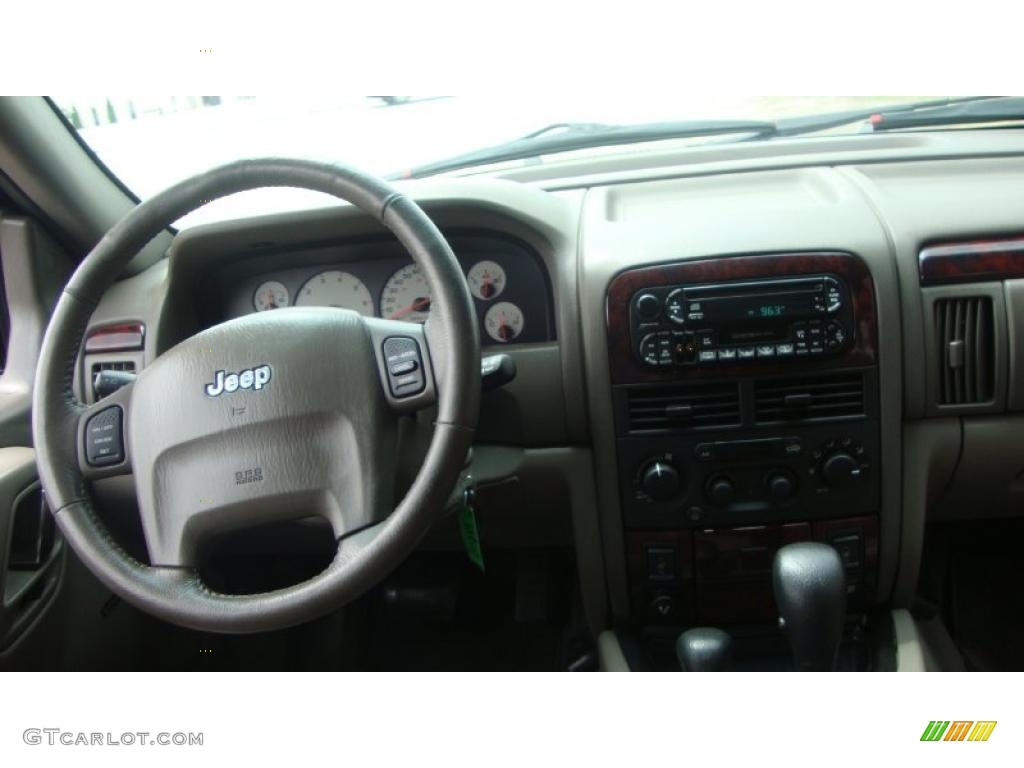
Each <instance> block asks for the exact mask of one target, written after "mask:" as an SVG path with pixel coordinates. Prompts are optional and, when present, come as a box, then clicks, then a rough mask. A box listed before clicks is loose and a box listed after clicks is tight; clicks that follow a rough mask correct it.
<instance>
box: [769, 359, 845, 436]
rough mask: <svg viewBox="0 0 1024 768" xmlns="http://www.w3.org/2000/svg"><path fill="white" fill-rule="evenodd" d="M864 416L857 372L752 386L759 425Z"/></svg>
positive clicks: (781, 380) (774, 380) (810, 376)
mask: <svg viewBox="0 0 1024 768" xmlns="http://www.w3.org/2000/svg"><path fill="white" fill-rule="evenodd" d="M864 414H865V410H864V374H862V373H861V372H859V371H857V372H854V373H836V374H825V375H805V376H799V377H793V378H787V379H769V380H762V381H757V382H755V383H754V419H755V420H756V421H757V423H759V424H764V423H769V422H777V421H793V420H803V419H835V418H845V417H849V416H863V415H864Z"/></svg>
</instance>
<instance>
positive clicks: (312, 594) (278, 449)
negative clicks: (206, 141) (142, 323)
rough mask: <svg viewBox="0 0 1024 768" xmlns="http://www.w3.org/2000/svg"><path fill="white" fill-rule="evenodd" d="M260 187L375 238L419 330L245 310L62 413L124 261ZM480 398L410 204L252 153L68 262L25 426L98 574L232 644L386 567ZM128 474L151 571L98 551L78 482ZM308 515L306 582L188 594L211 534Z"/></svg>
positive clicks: (448, 264)
mask: <svg viewBox="0 0 1024 768" xmlns="http://www.w3.org/2000/svg"><path fill="white" fill-rule="evenodd" d="M261 187H298V188H303V189H310V190H315V191H319V192H325V193H327V194H330V195H334V196H336V197H338V198H341V199H342V200H345V201H348V202H349V203H352V204H353V205H355V206H357V207H358V208H360V209H361V210H362V211H364V212H366V213H368V214H370V215H372V216H374V217H375V218H376V219H377V220H379V221H380V222H381V223H382V224H383V225H385V226H386V227H387V228H388V229H390V230H391V232H392V233H393V234H394V235H395V236H396V237H397V238H398V240H399V241H400V242H401V243H402V245H403V246H404V247H405V249H406V250H407V251H408V252H409V255H410V256H412V258H413V260H414V261H415V263H416V264H417V265H418V266H419V267H420V269H421V270H422V271H423V273H424V275H425V276H426V279H427V283H428V285H429V286H430V289H431V292H432V300H431V311H430V319H429V320H428V322H427V323H426V325H425V326H420V325H417V324H414V323H404V322H398V321H392V320H381V319H377V318H364V317H362V316H361V315H359V314H357V313H356V312H353V311H349V310H342V309H334V308H323V307H310V308H290V309H287V310H277V311H273V312H261V313H257V314H252V315H248V316H245V317H240V318H237V319H234V320H230V321H228V322H225V323H222V324H220V325H216V326H214V327H212V328H209V329H207V330H205V331H202V332H200V333H198V334H196V335H195V336H192V337H191V338H189V339H186V340H185V341H183V342H181V343H180V344H178V345H177V346H175V347H173V348H171V349H170V350H168V351H166V352H164V353H163V354H162V355H160V356H159V357H158V358H157V359H156V360H154V361H153V362H152V364H150V365H149V366H147V367H146V368H145V369H144V370H142V371H141V373H140V374H139V375H138V377H137V378H136V380H135V381H134V382H133V383H131V384H129V385H128V386H126V387H123V388H122V389H120V390H118V391H117V392H116V393H114V394H113V395H111V396H109V397H107V398H105V399H103V400H101V401H99V402H97V403H95V404H93V405H89V406H86V405H84V404H83V403H81V402H79V401H78V400H77V399H76V397H75V395H74V392H73V389H72V381H73V378H74V370H75V366H76V361H77V360H78V356H79V352H80V347H81V343H82V338H83V336H84V333H85V330H86V326H87V324H88V322H89V319H90V317H91V315H92V313H93V310H94V309H95V308H96V305H97V303H98V302H99V300H100V298H101V297H102V296H103V294H104V292H105V291H106V290H107V288H109V287H110V286H111V285H112V284H113V282H114V281H115V279H116V278H117V277H118V275H119V274H120V273H121V271H122V269H123V268H124V267H125V265H127V264H128V262H129V261H130V260H131V258H132V257H133V256H134V254H135V253H137V252H138V251H139V250H140V249H141V248H142V246H144V245H145V244H146V243H147V242H149V241H150V240H151V239H152V238H153V237H155V236H156V235H157V234H159V233H160V232H161V231H162V230H164V229H165V228H166V227H168V226H170V225H171V224H172V223H173V222H175V221H177V220H178V219H179V218H181V217H182V216H184V215H185V214H187V213H189V212H191V211H193V210H195V209H197V208H199V207H200V206H202V205H203V204H205V203H208V202H210V201H212V200H215V199H217V198H220V197H224V196H226V195H230V194H234V193H236V192H243V191H246V190H251V189H258V188H261ZM479 400H480V340H479V335H478V330H477V320H476V315H475V311H474V309H473V305H472V301H471V299H470V296H469V292H468V290H467V287H466V281H465V278H464V277H463V274H462V270H461V268H460V267H459V264H458V262H457V261H456V259H455V256H454V254H453V253H452V251H451V248H450V247H449V246H448V243H447V242H446V241H445V239H444V237H443V236H442V235H441V233H440V232H439V231H438V229H437V228H436V227H435V226H434V224H433V222H431V221H430V219H429V218H428V217H427V216H426V214H425V213H424V212H423V211H422V209H420V207H419V206H418V205H416V203H415V202H413V201H412V200H410V199H409V198H407V197H405V196H403V195H402V194H400V193H398V192H397V191H395V190H394V189H393V188H392V187H390V186H389V185H388V184H386V183H385V182H383V181H381V180H378V179H376V178H374V177H371V176H368V175H365V174H363V173H361V172H358V171H356V170H353V169H351V168H347V167H344V166H339V165H326V164H321V163H314V162H306V161H298V160H287V159H261V160H246V161H242V162H237V163H232V164H230V165H225V166H222V167H220V168H216V169H214V170H211V171H209V172H207V173H203V174H201V175H199V176H195V177H193V178H191V179H188V180H186V181H183V182H181V183H180V184H177V185H175V186H173V187H171V188H169V189H167V190H166V191H164V192H162V193H160V194H158V195H156V196H155V197H153V198H151V199H149V200H146V201H145V202H143V203H141V204H140V205H138V206H137V207H136V208H134V209H133V210H132V211H131V212H130V213H129V214H128V215H127V216H125V218H124V219H122V220H121V221H120V222H119V223H118V224H117V225H115V226H114V228H113V229H111V230H110V231H109V232H108V233H107V234H106V235H105V236H104V237H103V239H102V240H101V241H100V242H99V244H98V245H97V246H96V247H95V248H94V249H93V250H92V252H91V253H89V255H88V256H86V257H85V259H84V260H83V261H82V263H81V264H80V266H79V267H78V269H77V270H76V271H75V273H74V275H73V276H72V277H71V279H70V281H69V282H68V284H67V286H66V288H65V289H64V293H63V294H62V296H61V297H60V300H59V302H58V303H57V306H56V308H55V310H54V313H53V316H52V318H51V319H50V324H49V327H48V328H47V331H46V335H45V337H44V339H43V344H42V349H41V352H40V360H39V366H38V370H37V373H36V386H35V393H34V400H33V423H32V429H33V435H34V439H35V446H36V452H37V462H38V465H39V475H40V480H41V482H42V486H43V488H44V490H45V491H46V495H47V498H48V501H49V504H50V508H51V509H52V511H53V514H54V516H55V517H56V520H57V523H58V525H59V527H60V530H61V531H62V532H63V534H64V536H65V538H66V539H67V541H68V543H69V544H70V546H71V547H72V548H73V549H74V551H75V552H76V553H77V554H78V556H79V557H80V558H81V560H82V562H83V563H85V565H86V566H87V567H88V568H89V569H90V570H91V571H92V572H93V573H94V574H95V575H96V576H97V577H98V578H99V579H100V581H102V582H103V583H104V584H106V585H107V586H108V587H109V588H110V589H111V590H112V591H113V592H115V593H116V594H117V595H119V596H120V597H122V598H123V599H124V600H126V601H127V602H129V603H131V604H132V605H134V606H136V607H137V608H139V609H141V610H143V611H146V612H148V613H150V614H153V615H154V616H157V617H159V618H161V619H164V620H166V621H170V622H173V623H176V624H180V625H183V626H186V627H191V628H194V629H199V630H204V631H212V632H232V633H246V632H258V631H266V630H273V629H279V628H282V627H286V626H291V625H294V624H298V623H301V622H305V621H308V620H310V619H312V618H315V617H317V616H320V615H323V614H325V613H327V612H329V611H332V610H335V609H337V608H338V607H340V606H342V605H344V604H345V603H347V602H349V601H351V600H353V599H354V598H356V597H358V596H359V595H361V594H363V593H364V592H365V591H366V590H367V589H369V588H370V587H372V586H373V585H375V584H376V583H377V582H379V581H380V580H381V579H382V578H383V577H384V576H386V575H387V574H388V573H389V572H390V571H391V570H392V569H393V568H394V567H395V566H396V565H398V564H399V563H400V562H401V561H402V560H403V559H404V558H405V557H406V556H407V555H408V554H409V552H411V551H412V549H413V548H414V547H415V545H416V544H417V542H418V541H419V540H420V539H421V538H422V536H423V534H424V533H425V532H426V531H427V529H428V528H429V526H430V525H431V523H432V522H433V521H434V520H435V519H436V518H437V517H438V515H439V513H440V512H441V511H443V508H444V505H445V503H446V501H447V499H448V497H449V495H450V494H451V492H452V489H453V488H454V486H455V484H456V482H457V480H458V477H459V473H460V471H461V470H462V467H463V465H464V462H465V459H466V455H467V452H468V450H469V447H470V445H471V443H472V439H473V434H474V430H475V427H476V422H477V416H478V412H479ZM434 405H436V406H437V416H436V420H435V424H434V430H433V436H432V438H431V441H430V445H429V447H428V449H427V453H426V457H425V459H424V461H423V464H422V466H421V468H420V470H419V473H418V475H417V476H416V478H415V480H414V481H413V483H412V485H411V486H410V488H409V490H408V492H407V494H406V496H405V498H404V499H402V500H401V502H400V503H399V504H398V505H397V507H393V498H392V497H393V480H394V469H393V468H394V463H395V453H396V450H397V433H398V429H397V427H398V421H399V418H400V416H401V415H402V414H407V413H410V412H412V411H416V410H419V409H423V408H426V407H429V406H434ZM128 473H132V474H134V478H135V487H136V494H137V496H138V503H139V515H140V518H141V522H142V530H143V533H144V534H145V539H146V547H147V550H148V554H149V561H150V564H149V565H146V564H143V563H140V562H139V561H138V560H136V559H135V558H133V557H131V556H130V555H129V554H128V553H126V552H125V551H124V550H123V549H122V548H121V547H120V546H119V545H118V544H117V543H116V542H115V541H114V539H113V538H112V537H111V535H110V533H109V532H108V531H107V529H106V528H105V526H104V525H103V523H102V521H101V520H100V518H99V517H98V516H97V515H96V513H95V510H94V507H93V501H92V498H91V496H90V493H89V489H88V484H87V481H89V480H93V479H96V478H101V477H108V476H111V475H116V474H128ZM392 510H393V511H392ZM309 515H319V516H322V517H323V518H325V519H326V520H327V521H328V522H329V523H330V525H331V528H332V530H333V533H334V536H335V539H336V541H337V545H338V546H337V552H336V554H335V557H334V559H333V561H332V562H331V564H330V565H329V566H328V567H327V568H326V569H325V570H324V571H322V572H321V573H320V574H319V575H317V576H315V577H313V578H312V579H310V580H308V581H305V582H302V583H300V584H295V585H293V586H289V587H287V588H284V589H279V590H276V591H272V592H264V593H260V594H249V595H226V594H219V593H217V592H215V591H213V590H211V589H210V588H209V587H207V586H206V585H205V584H204V583H203V581H202V579H201V578H200V576H199V573H198V570H197V566H198V563H199V559H200V557H201V554H202V547H203V545H204V542H207V541H208V540H209V537H210V536H212V535H214V534H217V533H222V532H224V531H229V530H232V529H238V528H241V527H246V526H251V525H256V524H261V523H268V522H274V521H281V520H287V519H295V518H299V517H306V516H309Z"/></svg>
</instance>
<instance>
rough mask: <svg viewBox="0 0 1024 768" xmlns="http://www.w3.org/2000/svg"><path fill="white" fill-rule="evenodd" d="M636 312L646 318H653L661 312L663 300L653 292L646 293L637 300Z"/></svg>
mask: <svg viewBox="0 0 1024 768" xmlns="http://www.w3.org/2000/svg"><path fill="white" fill-rule="evenodd" d="M636 313H637V314H638V315H640V317H642V318H643V319H644V320H653V319H654V318H656V317H657V316H658V315H660V314H661V301H659V299H658V297H657V296H655V295H654V294H653V293H645V294H644V295H642V296H641V297H640V298H639V299H637V300H636Z"/></svg>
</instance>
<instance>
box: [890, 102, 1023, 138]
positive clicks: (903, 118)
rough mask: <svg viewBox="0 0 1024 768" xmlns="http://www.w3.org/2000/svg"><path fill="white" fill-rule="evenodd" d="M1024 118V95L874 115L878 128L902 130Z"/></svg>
mask: <svg viewBox="0 0 1024 768" xmlns="http://www.w3.org/2000/svg"><path fill="white" fill-rule="evenodd" d="M1022 120H1024V98H1017V97H1014V98H1011V97H1006V98H984V99H978V100H974V101H965V102H960V103H956V104H947V105H945V106H941V107H931V108H928V109H916V110H912V111H904V110H898V111H895V112H885V111H883V112H880V113H879V114H878V116H877V117H874V118H872V120H871V125H872V127H873V128H874V130H876V131H898V130H903V129H907V128H928V127H930V126H941V125H975V124H978V125H980V124H982V123H1003V122H1020V121H1022Z"/></svg>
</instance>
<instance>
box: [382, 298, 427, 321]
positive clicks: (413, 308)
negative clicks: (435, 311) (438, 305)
mask: <svg viewBox="0 0 1024 768" xmlns="http://www.w3.org/2000/svg"><path fill="white" fill-rule="evenodd" d="M429 308H430V297H429V296H424V297H422V298H419V299H416V301H414V302H413V303H412V304H410V305H409V306H408V307H405V308H404V309H400V310H398V311H397V312H395V313H393V314H391V315H388V320H397V319H398V318H400V317H402V316H403V315H408V314H409V313H410V312H417V311H419V310H421V309H429Z"/></svg>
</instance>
